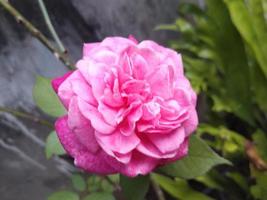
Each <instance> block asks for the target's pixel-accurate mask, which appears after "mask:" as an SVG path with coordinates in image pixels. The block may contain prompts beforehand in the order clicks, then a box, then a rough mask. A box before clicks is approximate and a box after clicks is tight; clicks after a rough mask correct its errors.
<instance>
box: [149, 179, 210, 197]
mask: <svg viewBox="0 0 267 200" xmlns="http://www.w3.org/2000/svg"><path fill="white" fill-rule="evenodd" d="M151 176H152V179H153V180H154V181H155V182H157V183H158V184H159V185H160V186H161V187H162V188H163V189H164V190H166V192H168V193H169V194H170V195H172V196H173V197H176V198H177V199H186V200H211V199H212V198H210V197H208V196H206V195H205V194H202V193H201V192H198V191H196V190H193V189H192V188H191V187H190V186H189V185H188V183H187V182H186V181H185V180H182V179H178V178H176V179H175V180H173V179H171V178H168V177H166V176H163V175H160V174H152V175H151Z"/></svg>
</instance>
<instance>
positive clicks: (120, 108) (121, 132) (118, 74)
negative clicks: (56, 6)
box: [52, 37, 198, 176]
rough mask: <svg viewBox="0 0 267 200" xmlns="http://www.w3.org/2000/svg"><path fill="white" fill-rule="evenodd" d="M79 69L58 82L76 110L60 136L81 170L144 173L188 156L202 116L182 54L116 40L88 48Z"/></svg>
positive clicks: (59, 125)
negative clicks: (187, 76) (189, 139)
mask: <svg viewBox="0 0 267 200" xmlns="http://www.w3.org/2000/svg"><path fill="white" fill-rule="evenodd" d="M76 66H77V69H76V70H75V71H73V72H71V73H68V74H66V75H65V76H63V77H61V78H56V79H54V80H53V82H52V85H53V87H54V89H55V91H56V92H57V94H58V96H59V98H60V100H61V101H62V103H63V104H64V106H65V107H66V109H67V111H68V114H67V115H66V116H63V117H61V118H59V119H58V120H57V122H56V131H57V134H58V137H59V139H60V141H61V143H62V145H63V146H64V148H65V150H66V151H67V152H68V153H69V154H70V155H71V156H72V157H73V158H74V159H75V160H74V162H75V165H76V166H78V167H80V168H82V169H84V170H86V171H89V172H93V173H99V174H111V173H122V174H124V175H126V176H136V175H138V174H142V175H144V174H147V173H149V172H150V171H152V170H153V169H154V168H155V167H157V166H159V165H163V164H166V163H169V162H171V161H175V160H178V159H181V158H182V157H184V156H185V155H186V154H187V151H188V137H189V136H190V134H191V133H192V132H193V131H194V130H195V129H196V127H197V124H198V117H197V113H196V109H195V107H196V94H195V92H194V91H193V90H192V88H191V86H190V83H189V81H188V80H187V79H186V77H185V76H184V72H183V64H182V59H181V55H180V54H177V53H176V52H175V51H173V50H171V49H168V48H164V47H162V46H160V45H158V44H157V43H155V42H153V41H148V40H147V41H143V42H141V43H138V42H137V41H136V40H135V39H133V38H129V39H127V38H122V37H109V38H106V39H104V40H103V41H102V42H99V43H90V44H84V48H83V58H82V59H81V60H79V61H78V63H77V65H76Z"/></svg>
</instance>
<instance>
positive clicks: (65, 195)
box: [48, 191, 79, 200]
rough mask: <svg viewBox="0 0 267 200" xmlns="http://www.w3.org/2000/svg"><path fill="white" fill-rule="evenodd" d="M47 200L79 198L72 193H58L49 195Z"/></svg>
mask: <svg viewBox="0 0 267 200" xmlns="http://www.w3.org/2000/svg"><path fill="white" fill-rule="evenodd" d="M48 200H79V196H78V194H76V193H74V192H70V191H59V192H55V193H53V194H51V195H50V196H49V197H48Z"/></svg>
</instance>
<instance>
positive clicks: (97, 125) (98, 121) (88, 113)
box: [78, 98, 116, 134]
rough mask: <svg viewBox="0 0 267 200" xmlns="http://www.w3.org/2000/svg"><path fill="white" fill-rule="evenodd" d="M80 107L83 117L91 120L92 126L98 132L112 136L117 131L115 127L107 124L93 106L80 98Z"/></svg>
mask: <svg viewBox="0 0 267 200" xmlns="http://www.w3.org/2000/svg"><path fill="white" fill-rule="evenodd" d="M78 106H79V110H80V111H81V113H82V114H83V116H84V117H85V118H87V119H88V120H90V122H91V125H92V126H93V128H94V129H95V130H97V131H98V132H100V133H103V134H110V133H112V132H113V131H114V130H115V129H116V128H115V127H113V126H111V125H109V124H107V122H106V121H105V120H104V118H103V116H102V115H101V114H100V113H99V111H98V110H97V108H96V107H94V106H93V105H90V104H88V103H86V102H85V101H83V100H82V99H80V98H78Z"/></svg>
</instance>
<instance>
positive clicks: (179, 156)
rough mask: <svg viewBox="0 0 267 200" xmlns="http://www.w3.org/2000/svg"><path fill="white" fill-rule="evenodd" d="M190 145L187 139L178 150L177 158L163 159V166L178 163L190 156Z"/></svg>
mask: <svg viewBox="0 0 267 200" xmlns="http://www.w3.org/2000/svg"><path fill="white" fill-rule="evenodd" d="M188 143H189V138H185V140H184V142H183V143H182V144H181V145H180V147H179V149H178V150H177V153H176V155H175V157H173V158H168V159H163V160H162V161H163V162H162V163H161V164H166V163H169V162H173V161H177V160H180V159H182V158H183V157H185V156H186V155H187V154H188V147H189V144H188Z"/></svg>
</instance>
